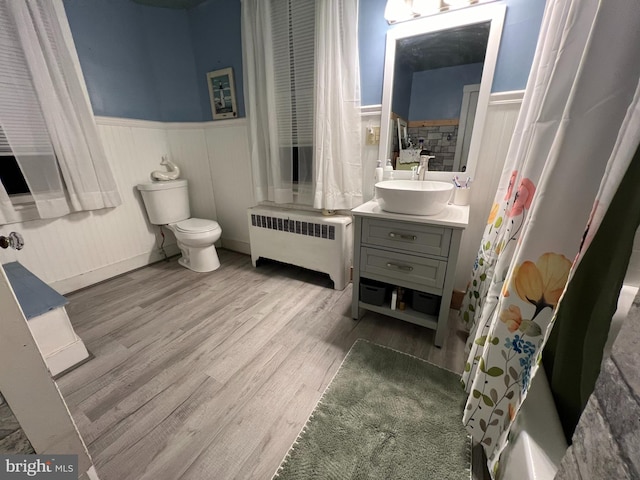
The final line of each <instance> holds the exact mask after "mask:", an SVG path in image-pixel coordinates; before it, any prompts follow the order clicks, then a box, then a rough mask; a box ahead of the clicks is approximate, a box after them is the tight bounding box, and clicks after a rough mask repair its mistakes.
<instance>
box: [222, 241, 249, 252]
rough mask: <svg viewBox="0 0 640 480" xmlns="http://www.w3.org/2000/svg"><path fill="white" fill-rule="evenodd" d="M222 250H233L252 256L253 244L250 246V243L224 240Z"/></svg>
mask: <svg viewBox="0 0 640 480" xmlns="http://www.w3.org/2000/svg"><path fill="white" fill-rule="evenodd" d="M222 248H226V249H227V250H233V251H234V252H240V253H244V254H245V255H251V244H249V242H243V241H242V240H232V239H230V238H223V239H222Z"/></svg>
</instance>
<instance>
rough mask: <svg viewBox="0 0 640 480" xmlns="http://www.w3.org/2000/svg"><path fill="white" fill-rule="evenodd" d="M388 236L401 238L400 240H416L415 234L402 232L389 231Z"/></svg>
mask: <svg viewBox="0 0 640 480" xmlns="http://www.w3.org/2000/svg"><path fill="white" fill-rule="evenodd" d="M389 236H390V237H391V238H401V239H402V240H417V239H418V237H416V236H415V235H407V234H404V233H395V232H389Z"/></svg>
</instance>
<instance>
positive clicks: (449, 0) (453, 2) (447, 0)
mask: <svg viewBox="0 0 640 480" xmlns="http://www.w3.org/2000/svg"><path fill="white" fill-rule="evenodd" d="M443 2H444V4H445V5H448V6H449V7H450V8H460V7H466V6H467V5H469V4H471V3H472V0H443ZM474 3H475V2H474Z"/></svg>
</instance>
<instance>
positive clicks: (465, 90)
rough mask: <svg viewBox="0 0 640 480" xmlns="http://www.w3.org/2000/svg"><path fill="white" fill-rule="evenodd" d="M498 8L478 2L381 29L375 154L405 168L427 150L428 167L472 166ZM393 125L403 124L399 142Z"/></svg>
mask: <svg viewBox="0 0 640 480" xmlns="http://www.w3.org/2000/svg"><path fill="white" fill-rule="evenodd" d="M504 12H505V7H504V6H503V5H496V4H493V5H479V6H474V7H469V8H466V9H463V10H457V11H452V12H447V13H443V14H440V15H435V16H433V17H429V18H424V19H419V20H413V21H410V22H407V23H405V24H402V25H400V26H398V27H396V28H394V29H392V30H390V31H389V32H388V33H387V50H386V57H385V75H384V85H383V102H382V132H381V140H382V141H381V144H380V152H379V154H380V158H392V159H395V165H396V169H405V170H409V169H411V167H412V166H414V165H417V162H418V161H419V152H420V151H421V150H427V151H428V152H429V154H431V155H434V156H435V158H434V159H432V160H431V162H430V164H429V170H430V171H432V172H433V171H443V172H464V171H466V172H467V174H469V173H471V172H472V171H474V170H475V162H476V159H477V156H478V153H479V142H480V137H481V134H482V127H483V124H484V119H485V116H486V109H487V105H488V101H489V95H490V90H491V83H492V82H493V71H494V69H495V62H496V58H497V51H498V46H499V42H500V35H501V32H502V24H503V20H504ZM399 122H401V123H402V124H406V125H407V137H408V138H407V139H406V141H405V142H402V141H400V140H399V136H398V135H399V133H400V132H399V130H398V127H397V125H399V124H400V123H399ZM396 132H398V134H395V133H396ZM385 140H386V141H385ZM449 176H450V175H449Z"/></svg>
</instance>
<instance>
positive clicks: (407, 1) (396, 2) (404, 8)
mask: <svg viewBox="0 0 640 480" xmlns="http://www.w3.org/2000/svg"><path fill="white" fill-rule="evenodd" d="M412 3H413V2H412V0H387V5H386V7H385V9H384V18H385V20H386V21H387V22H389V23H396V22H403V21H405V20H409V19H411V18H414V17H416V16H417V15H416V14H415V13H414V12H413V9H412V7H411V4H412Z"/></svg>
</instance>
